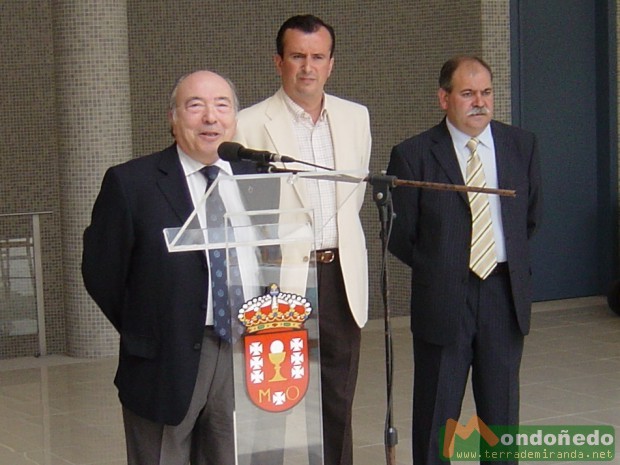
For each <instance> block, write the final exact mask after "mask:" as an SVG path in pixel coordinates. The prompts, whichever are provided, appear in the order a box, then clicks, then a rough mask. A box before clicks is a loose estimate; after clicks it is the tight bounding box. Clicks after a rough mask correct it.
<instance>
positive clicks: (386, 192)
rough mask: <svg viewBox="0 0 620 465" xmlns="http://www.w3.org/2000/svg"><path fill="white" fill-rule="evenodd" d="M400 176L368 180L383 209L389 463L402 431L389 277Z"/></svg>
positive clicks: (376, 200)
mask: <svg viewBox="0 0 620 465" xmlns="http://www.w3.org/2000/svg"><path fill="white" fill-rule="evenodd" d="M396 181H397V179H396V176H387V175H378V176H377V175H370V176H368V177H367V178H366V182H367V183H369V184H370V185H371V186H372V198H373V200H374V201H375V204H376V205H377V208H378V209H379V221H380V223H381V231H380V233H379V236H380V238H381V267H380V274H381V297H382V300H383V310H384V313H383V314H384V321H383V324H384V335H385V376H386V394H387V411H386V415H385V429H384V436H383V443H384V445H385V460H386V463H387V464H388V465H394V464H396V444H398V431H397V430H396V428H395V427H394V423H393V420H394V419H393V407H394V401H393V397H392V385H393V376H394V365H393V362H392V360H393V345H392V326H391V319H390V314H391V311H390V305H389V287H388V284H389V280H388V266H387V259H388V248H387V247H388V242H389V239H390V232H391V230H392V220H393V218H394V210H393V206H392V191H391V189H392V188H393V187H395V186H396Z"/></svg>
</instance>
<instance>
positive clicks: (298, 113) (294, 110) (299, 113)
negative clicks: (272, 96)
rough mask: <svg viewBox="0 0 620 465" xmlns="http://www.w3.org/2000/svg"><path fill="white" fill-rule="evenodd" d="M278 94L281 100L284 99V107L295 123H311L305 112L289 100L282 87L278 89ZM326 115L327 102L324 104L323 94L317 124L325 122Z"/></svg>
mask: <svg viewBox="0 0 620 465" xmlns="http://www.w3.org/2000/svg"><path fill="white" fill-rule="evenodd" d="M279 92H281V94H282V98H283V99H284V103H285V104H286V107H287V108H288V110H289V111H290V112H291V115H292V116H293V118H294V119H295V121H296V122H300V121H312V118H311V117H310V115H309V114H308V113H307V112H306V110H304V109H303V108H302V107H301V106H299V105H298V104H297V103H295V102H294V101H293V99H292V98H290V97H289V96H288V94H287V93H286V92H284V89H283V88H282V87H280V90H279ZM327 113H328V112H327V102H326V98H325V94H323V108H322V109H321V115H320V116H319V119H318V121H317V122H321V121H323V120H325V119H326V118H327Z"/></svg>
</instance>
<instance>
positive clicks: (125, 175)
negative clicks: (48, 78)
mask: <svg viewBox="0 0 620 465" xmlns="http://www.w3.org/2000/svg"><path fill="white" fill-rule="evenodd" d="M237 108H238V103H237V97H236V95H235V92H234V90H233V87H232V85H231V83H230V82H229V81H228V80H226V79H225V78H223V77H221V76H219V75H218V74H215V73H213V72H210V71H197V72H194V73H191V74H188V75H186V76H184V77H182V78H181V79H180V80H179V81H178V82H177V84H176V86H175V87H174V90H173V92H172V94H171V99H170V110H169V120H170V124H171V128H172V133H173V135H174V138H175V142H176V143H175V144H173V145H172V146H170V147H168V148H167V149H165V150H163V151H161V152H157V153H154V154H152V155H149V156H146V157H141V158H136V159H133V160H131V161H129V162H127V163H124V164H121V165H118V166H114V167H112V168H110V169H109V170H108V171H107V172H106V174H105V177H104V179H103V183H102V186H101V191H100V193H99V196H98V197H97V200H96V203H95V206H94V208H93V212H92V221H91V224H90V226H88V228H87V229H86V231H85V233H84V254H83V262H82V274H83V277H84V283H85V285H86V289H87V290H88V292H89V294H90V295H91V296H92V298H93V299H94V300H95V302H96V303H97V304H98V305H99V307H101V310H102V311H103V313H104V314H105V315H106V317H107V318H108V319H109V320H110V322H111V323H112V324H113V325H114V327H115V328H116V329H117V331H118V332H119V333H120V354H119V365H118V371H117V373H116V378H115V384H116V386H117V387H118V391H119V398H120V401H121V403H122V406H123V420H124V425H125V436H126V441H127V456H128V463H129V464H130V465H147V464H148V465H154V464H155V465H156V464H161V465H187V463H188V462H190V463H191V464H193V465H195V464H199V465H221V464H230V463H234V461H235V459H234V450H235V449H234V439H233V420H232V414H233V386H232V358H231V356H232V354H231V346H230V344H229V343H227V342H225V341H224V340H223V339H221V338H220V337H218V335H217V334H216V332H215V331H214V330H213V326H212V325H213V315H212V314H213V311H212V308H213V299H214V297H211V294H212V293H211V292H208V290H209V289H210V284H209V283H210V273H209V267H210V262H211V260H210V259H208V254H206V253H205V252H202V251H200V252H183V253H169V252H168V250H167V247H166V244H165V241H164V235H163V232H162V231H163V230H164V228H171V227H180V226H182V225H183V223H184V222H185V221H186V219H187V218H188V217H189V215H190V214H191V213H192V211H193V210H194V208H195V205H196V204H197V203H198V201H199V199H200V198H201V197H202V195H203V194H204V192H205V189H206V186H207V178H206V175H203V172H204V169H205V167H209V166H217V167H218V168H219V171H217V170H216V173H219V176H228V175H232V174H233V173H235V174H242V173H247V172H249V171H251V170H252V166H251V165H250V164H246V163H245V162H243V163H237V164H233V163H231V164H229V163H228V162H225V161H223V160H220V159H219V158H218V155H217V148H218V146H219V145H220V143H221V142H223V141H228V140H230V139H231V138H232V136H233V134H234V132H235V128H236V113H237ZM205 217H206V212H204V216H203V215H199V218H200V222H201V225H203V227H204V225H205V224H206V219H205Z"/></svg>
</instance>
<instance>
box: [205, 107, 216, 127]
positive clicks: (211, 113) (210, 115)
mask: <svg viewBox="0 0 620 465" xmlns="http://www.w3.org/2000/svg"><path fill="white" fill-rule="evenodd" d="M202 120H203V121H204V122H205V123H214V122H215V121H217V114H216V111H215V107H214V106H213V105H206V106H205V109H204V112H203V114H202Z"/></svg>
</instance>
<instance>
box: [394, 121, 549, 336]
mask: <svg viewBox="0 0 620 465" xmlns="http://www.w3.org/2000/svg"><path fill="white" fill-rule="evenodd" d="M491 131H492V133H493V140H494V143H495V154H496V161H497V171H498V173H497V174H498V183H499V187H500V188H503V189H514V190H516V192H517V196H516V197H515V198H509V197H501V210H502V222H503V227H504V237H505V240H506V253H507V261H508V267H509V270H510V283H511V285H512V300H513V303H514V307H515V311H516V316H517V319H518V322H519V327H520V329H521V332H522V333H523V334H524V335H525V334H527V333H528V332H529V328H530V313H531V284H530V275H531V271H530V264H529V258H528V254H529V245H528V240H529V239H530V237H531V236H532V234H533V232H534V230H535V229H536V227H537V226H538V224H539V220H540V213H541V185H540V184H541V181H540V168H539V163H538V153H537V147H536V138H535V136H534V135H533V134H532V133H530V132H527V131H524V130H522V129H519V128H516V127H514V126H508V125H506V124H502V123H499V122H495V121H493V122H491ZM388 174H391V175H395V176H397V177H398V178H400V179H410V180H416V181H429V182H439V183H449V184H464V180H463V175H462V174H461V170H460V168H459V165H458V161H457V156H456V153H455V151H454V146H453V143H452V138H451V137H450V133H449V131H448V127H447V125H446V122H445V119H444V120H443V121H442V122H441V123H440V124H438V125H437V126H434V127H433V128H431V129H429V130H428V131H426V132H423V133H422V134H420V135H418V136H415V137H412V138H410V139H407V140H405V141H404V142H402V143H400V144H399V145H397V146H395V147H394V148H393V149H392V154H391V157H390V163H389V166H388ZM393 200H394V210H395V213H396V219H395V221H394V227H393V231H392V236H391V240H390V243H389V249H390V251H391V252H392V253H393V254H394V255H395V256H396V257H398V258H399V259H400V260H401V261H403V262H404V263H406V264H407V265H409V266H410V267H411V271H412V275H411V329H412V332H413V335H414V337H419V338H422V339H424V340H426V341H427V342H430V343H434V344H439V345H445V344H448V343H450V342H451V341H452V340H454V337H455V334H456V332H457V331H458V326H459V315H460V314H461V312H462V311H463V310H464V309H465V308H466V306H465V298H466V295H467V283H468V279H469V248H470V238H471V212H470V209H469V202H468V200H467V194H466V193H461V192H452V191H439V190H430V189H418V188H411V187H404V186H399V187H397V188H395V189H394V191H393Z"/></svg>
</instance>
